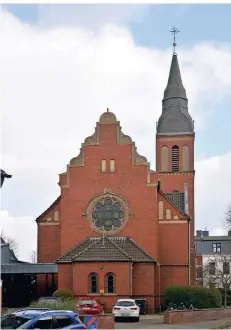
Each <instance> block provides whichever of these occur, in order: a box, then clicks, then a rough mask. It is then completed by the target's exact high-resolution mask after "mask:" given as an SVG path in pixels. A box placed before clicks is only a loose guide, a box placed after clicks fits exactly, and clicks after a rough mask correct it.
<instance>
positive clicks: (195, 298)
mask: <svg viewBox="0 0 231 330" xmlns="http://www.w3.org/2000/svg"><path fill="white" fill-rule="evenodd" d="M165 300H166V305H167V306H169V305H175V306H180V305H181V304H184V305H185V307H186V308H189V307H190V305H191V304H192V305H193V307H194V308H197V309H203V308H221V307H222V295H221V292H220V291H219V290H218V289H209V288H204V287H199V286H174V287H169V288H168V289H167V290H166V295H165Z"/></svg>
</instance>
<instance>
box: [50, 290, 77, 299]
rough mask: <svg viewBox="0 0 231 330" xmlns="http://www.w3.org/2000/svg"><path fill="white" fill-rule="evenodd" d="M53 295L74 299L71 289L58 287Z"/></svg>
mask: <svg viewBox="0 0 231 330" xmlns="http://www.w3.org/2000/svg"><path fill="white" fill-rule="evenodd" d="M52 296H53V297H59V298H60V299H62V300H67V299H71V300H73V299H74V294H73V292H72V291H70V290H67V289H58V290H56V291H55V292H54V293H53V295H52Z"/></svg>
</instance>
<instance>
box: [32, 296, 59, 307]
mask: <svg viewBox="0 0 231 330" xmlns="http://www.w3.org/2000/svg"><path fill="white" fill-rule="evenodd" d="M59 301H60V298H58V297H40V298H39V299H38V302H37V304H38V306H39V305H42V304H45V305H46V304H49V305H51V304H57V303H58V302H59Z"/></svg>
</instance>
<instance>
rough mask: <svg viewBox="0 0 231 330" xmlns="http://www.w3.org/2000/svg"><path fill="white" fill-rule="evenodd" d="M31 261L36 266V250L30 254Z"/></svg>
mask: <svg viewBox="0 0 231 330" xmlns="http://www.w3.org/2000/svg"><path fill="white" fill-rule="evenodd" d="M30 261H31V262H32V263H33V264H36V262H37V251H35V250H34V251H32V252H31V253H30Z"/></svg>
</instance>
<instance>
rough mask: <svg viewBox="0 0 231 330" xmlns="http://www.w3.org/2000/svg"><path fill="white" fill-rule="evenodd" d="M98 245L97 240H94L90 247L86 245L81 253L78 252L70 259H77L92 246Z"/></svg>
mask: <svg viewBox="0 0 231 330" xmlns="http://www.w3.org/2000/svg"><path fill="white" fill-rule="evenodd" d="M88 240H89V241H91V240H90V239H88ZM97 243H99V241H98V240H95V241H94V242H92V243H91V244H90V245H88V246H87V247H86V248H85V249H83V250H82V251H80V252H79V253H77V254H75V255H74V256H73V257H71V259H72V260H73V259H75V258H78V257H79V256H81V254H83V253H84V252H86V251H87V250H89V249H90V248H91V247H92V246H94V245H95V244H97Z"/></svg>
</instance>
